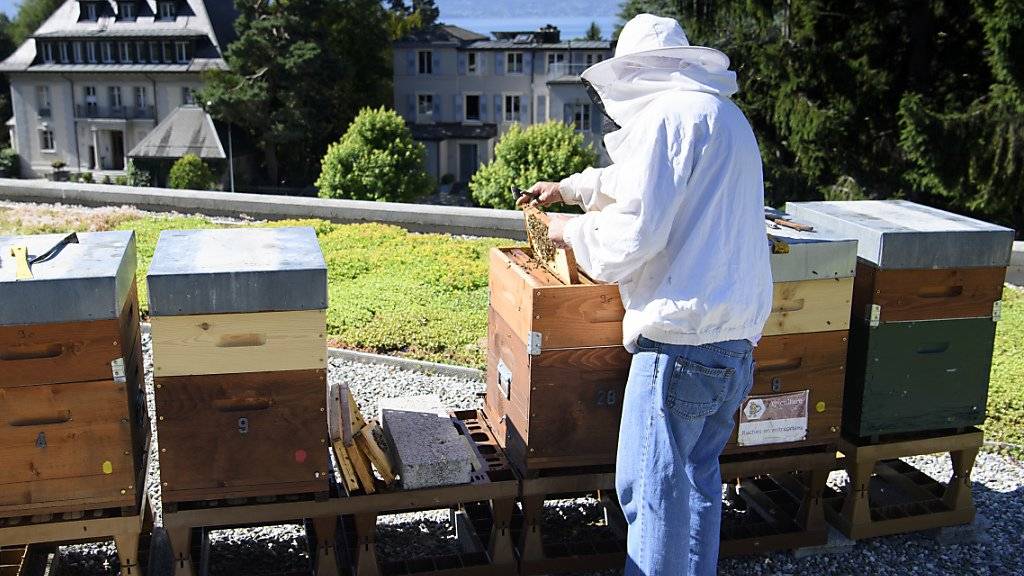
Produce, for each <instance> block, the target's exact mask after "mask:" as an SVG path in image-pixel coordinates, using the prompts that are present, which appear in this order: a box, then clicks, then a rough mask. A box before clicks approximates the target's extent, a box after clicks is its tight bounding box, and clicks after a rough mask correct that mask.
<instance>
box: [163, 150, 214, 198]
mask: <svg viewBox="0 0 1024 576" xmlns="http://www.w3.org/2000/svg"><path fill="white" fill-rule="evenodd" d="M167 183H168V184H169V185H170V187H171V188H177V189H179V190H212V189H213V187H214V184H216V178H214V176H213V171H212V170H210V167H209V166H207V165H206V162H203V161H202V159H201V158H199V156H196V155H195V154H185V155H184V156H182V157H181V158H178V160H177V161H176V162H175V163H174V165H173V166H171V172H170V174H168V176H167Z"/></svg>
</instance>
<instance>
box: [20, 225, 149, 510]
mask: <svg viewBox="0 0 1024 576" xmlns="http://www.w3.org/2000/svg"><path fill="white" fill-rule="evenodd" d="M64 236H65V235H63V234H60V235H58V234H47V235H39V236H21V237H5V238H0V303H2V306H0V463H2V465H0V516H22V515H35V514H49V513H56V512H68V511H82V510H95V509H102V508H111V507H121V508H126V509H132V510H137V509H138V505H139V502H140V498H141V496H142V494H143V486H142V482H143V481H144V479H145V458H146V451H147V447H148V438H149V424H148V421H147V419H146V409H145V397H144V394H143V390H142V384H143V381H144V375H143V369H142V345H141V332H140V329H139V307H138V296H137V293H136V289H135V264H136V255H135V236H134V233H133V232H130V231H126V232H93V233H81V234H79V235H78V243H72V244H68V245H67V246H65V247H64V248H63V249H62V250H61V251H60V252H58V253H57V254H56V255H55V256H54V257H52V258H50V259H48V260H46V261H42V262H38V263H36V264H34V265H32V267H31V271H32V278H31V279H22V280H18V279H16V276H15V270H16V267H15V263H14V261H13V259H12V258H10V247H11V246H26V247H27V248H28V254H29V255H30V256H37V255H40V254H42V253H44V252H46V251H47V250H48V249H49V248H50V247H51V246H53V245H54V244H56V243H57V242H58V241H59V240H61V239H62V238H63V237H64Z"/></svg>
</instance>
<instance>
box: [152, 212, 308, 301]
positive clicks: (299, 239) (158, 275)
mask: <svg viewBox="0 0 1024 576" xmlns="http://www.w3.org/2000/svg"><path fill="white" fill-rule="evenodd" d="M146 282H147V283H148V285H149V312H150V315H152V316H184V315H192V314H221V313H235V312H275V311H280V312H283V311H294V310H322V309H325V308H327V265H326V263H325V262H324V256H323V252H321V250H320V244H319V243H318V242H317V239H316V233H315V232H314V231H313V229H312V228H308V227H303V228H226V229H218V230H165V231H163V232H161V233H160V239H159V240H158V241H157V245H156V252H155V253H154V254H153V261H152V263H151V264H150V266H149V273H148V274H147V276H146Z"/></svg>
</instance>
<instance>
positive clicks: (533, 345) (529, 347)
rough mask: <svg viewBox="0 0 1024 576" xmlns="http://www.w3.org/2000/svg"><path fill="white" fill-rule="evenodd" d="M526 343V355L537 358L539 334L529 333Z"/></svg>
mask: <svg viewBox="0 0 1024 576" xmlns="http://www.w3.org/2000/svg"><path fill="white" fill-rule="evenodd" d="M527 338H528V341H527V342H526V353H527V354H529V355H530V356H537V355H539V354H540V349H541V348H540V342H541V334H540V332H530V333H529V334H527Z"/></svg>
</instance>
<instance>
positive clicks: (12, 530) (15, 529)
mask: <svg viewBox="0 0 1024 576" xmlns="http://www.w3.org/2000/svg"><path fill="white" fill-rule="evenodd" d="M152 523H153V515H152V509H151V508H150V506H149V499H148V498H144V499H143V504H142V509H141V510H140V511H137V512H136V513H135V514H133V515H130V516H125V515H123V510H122V509H121V508H108V509H104V510H92V511H88V512H65V513H63V514H56V515H53V514H47V515H40V516H27V517H13V518H3V519H0V576H34V574H36V573H39V574H42V572H43V570H42V569H41V568H42V566H41V565H39V563H38V562H37V560H39V558H38V557H36V558H33V556H34V554H33V552H44V551H46V550H47V549H50V548H51V545H55V544H58V543H61V544H63V543H80V542H95V541H102V540H113V541H114V546H115V547H116V548H117V557H118V560H119V563H120V566H121V570H120V572H119V574H120V576H141V575H142V574H144V572H145V570H144V568H143V564H142V563H141V562H140V547H139V543H140V541H141V540H143V538H142V537H143V534H144V533H148V532H149V530H150V529H151V527H152Z"/></svg>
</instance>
